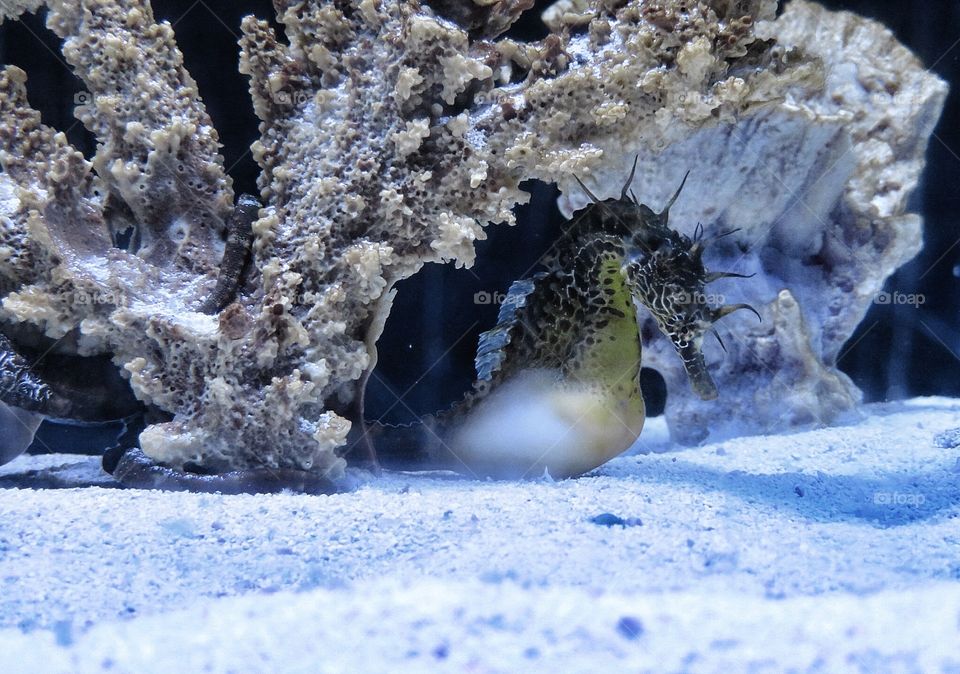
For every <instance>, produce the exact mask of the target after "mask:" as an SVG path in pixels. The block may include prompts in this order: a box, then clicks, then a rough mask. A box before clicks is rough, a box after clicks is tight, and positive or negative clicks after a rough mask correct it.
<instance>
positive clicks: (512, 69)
mask: <svg viewBox="0 0 960 674" xmlns="http://www.w3.org/2000/svg"><path fill="white" fill-rule="evenodd" d="M564 1H565V2H567V5H565V6H563V7H561V8H560V9H558V10H555V11H554V12H552V14H551V16H550V17H549V23H550V25H551V26H553V27H555V29H556V31H555V32H554V33H552V34H551V35H549V36H548V37H547V38H546V39H544V40H543V41H540V42H536V43H520V42H516V41H514V40H510V39H506V38H500V39H494V36H496V35H498V34H500V33H501V32H502V31H503V30H504V29H505V28H506V27H508V26H509V24H510V22H511V21H512V20H513V19H515V18H516V16H517V15H518V14H519V13H520V12H521V11H523V9H525V8H526V6H527V4H528V3H526V2H524V0H519V1H516V2H510V1H509V0H503V1H502V2H490V3H475V5H476V6H475V7H474V6H468V7H467V9H464V8H463V7H464V3H452V2H440V1H439V0H438V1H437V2H435V3H433V4H432V5H430V4H428V5H419V4H416V3H411V2H377V1H376V0H336V1H335V2H319V1H306V2H290V1H286V0H276V2H275V6H276V9H277V17H278V19H279V21H280V22H281V23H282V25H283V29H284V31H283V32H284V36H285V39H281V38H279V37H278V36H277V35H276V34H275V32H274V30H273V29H272V28H271V26H270V24H269V23H268V22H266V21H262V20H257V19H255V18H253V17H248V18H247V19H245V20H244V22H243V26H242V28H243V38H242V40H241V46H242V57H241V64H240V68H241V70H242V72H244V73H245V74H247V75H249V77H250V90H251V94H252V97H253V102H254V109H255V111H256V114H257V115H258V117H259V118H260V119H261V120H262V123H261V129H260V131H261V136H260V138H259V140H257V141H256V142H255V143H254V145H253V151H254V156H255V158H256V160H257V162H258V163H259V165H260V167H261V169H262V173H261V176H260V184H259V186H260V189H261V195H260V196H261V198H262V200H263V203H264V208H263V209H261V211H260V213H259V216H260V217H259V219H257V220H256V222H254V224H253V242H252V264H249V265H247V267H246V269H247V272H246V274H245V275H244V277H243V278H242V280H241V283H240V289H239V292H238V294H237V296H236V299H235V301H234V302H232V303H231V304H229V305H227V306H226V307H225V308H224V309H223V310H222V311H221V312H220V313H219V314H218V315H217V316H209V315H205V314H203V313H202V312H201V309H202V308H203V306H204V302H205V300H206V299H207V297H208V296H209V295H210V293H211V292H212V291H213V289H214V287H215V286H216V282H217V273H218V264H219V261H220V259H221V257H222V255H223V251H224V240H225V238H226V235H227V222H226V220H227V218H228V216H229V214H230V212H231V209H232V206H233V195H232V190H231V185H230V181H229V178H228V177H227V176H226V175H225V173H224V170H223V165H222V160H221V158H220V157H219V155H218V154H217V136H216V132H215V130H214V129H213V128H212V126H211V124H210V120H209V118H208V117H207V115H206V113H205V111H204V108H203V105H202V103H201V101H200V98H199V96H198V93H197V90H196V86H195V84H194V83H193V81H192V80H191V78H190V76H189V74H188V73H187V72H186V71H185V70H184V68H183V65H182V57H181V55H180V52H179V51H178V50H177V47H176V45H175V42H174V38H173V31H172V29H171V28H170V26H169V25H166V24H163V23H160V24H157V23H155V21H154V19H153V16H152V12H151V10H150V7H149V5H148V4H147V3H146V2H145V0H83V1H82V2H72V3H67V2H62V1H58V0H50V1H49V2H47V3H44V4H47V5H48V7H49V10H50V11H49V16H48V25H49V26H50V28H51V29H52V30H53V31H55V32H56V33H57V34H58V35H60V36H61V37H63V38H64V40H65V42H64V48H63V51H64V56H65V57H66V59H67V60H68V61H69V63H70V64H71V65H72V66H73V68H74V69H75V70H76V72H77V74H78V75H79V76H80V77H81V78H82V79H83V81H84V82H85V84H86V87H87V89H88V91H89V93H90V95H91V101H90V103H89V105H86V106H83V107H81V108H80V110H79V112H78V115H79V117H80V119H81V120H82V121H83V123H84V124H85V125H86V127H87V128H88V129H90V130H91V131H92V132H94V133H95V134H96V136H97V138H98V141H99V144H98V147H97V152H96V155H95V156H94V157H93V159H92V160H91V161H87V160H85V159H84V157H83V156H82V155H81V154H80V153H78V152H77V151H76V150H74V149H73V148H71V147H70V146H69V145H68V144H67V142H66V139H65V138H64V136H63V135H62V134H58V133H56V132H55V131H54V130H52V129H50V128H47V127H45V126H44V125H42V124H41V122H40V119H39V114H38V113H36V112H35V111H33V110H31V109H30V108H29V106H28V104H27V101H26V98H25V90H24V88H25V81H24V80H25V77H24V74H23V73H22V71H20V70H18V69H16V68H13V67H8V68H7V69H6V70H5V71H4V72H3V74H2V77H0V164H2V167H3V173H2V174H0V259H2V264H0V275H2V277H3V284H2V285H3V292H4V296H3V302H2V310H0V318H2V319H3V320H4V321H6V322H7V323H26V324H31V325H35V326H38V327H39V328H41V329H42V330H44V331H45V333H46V334H47V335H48V336H50V337H54V338H60V337H64V336H69V337H70V338H71V339H72V340H75V342H76V344H77V349H78V352H79V353H82V354H84V355H95V354H110V355H111V356H112V358H113V360H114V362H115V363H116V364H117V366H118V367H120V368H122V370H123V371H124V372H125V373H126V375H127V376H128V377H129V380H130V385H131V387H132V388H133V391H134V392H135V393H136V395H137V396H138V397H139V398H140V399H141V400H143V401H145V402H146V403H148V404H150V405H152V406H153V407H154V408H156V409H158V410H161V411H163V412H165V413H167V414H168V415H170V416H171V417H172V418H171V420H170V421H162V422H160V423H156V424H154V425H152V426H150V427H148V428H147V429H146V431H144V433H143V434H142V435H141V438H140V439H141V444H142V447H143V450H144V452H145V453H146V454H147V455H149V456H150V457H152V458H154V459H156V460H159V461H161V462H164V463H166V464H168V465H170V466H174V467H179V466H183V465H184V464H185V463H188V462H189V463H192V464H197V465H201V466H205V467H206V468H208V469H211V470H216V471H225V470H232V469H238V468H260V467H265V468H268V469H270V468H273V469H288V468H290V469H303V470H313V471H318V472H321V473H323V474H326V475H329V476H330V477H332V478H336V477H337V476H338V475H339V474H340V473H341V472H342V469H343V467H344V465H345V462H344V461H343V459H342V458H341V457H339V456H338V455H337V451H336V450H337V448H338V447H340V446H341V445H342V444H343V443H344V440H345V437H346V434H347V432H348V430H349V427H350V421H349V420H348V419H347V418H345V416H344V415H345V410H347V409H348V407H349V405H350V404H351V401H352V400H353V399H354V397H355V395H356V388H357V382H359V381H362V379H363V375H364V372H365V371H368V370H369V369H370V368H372V367H373V365H374V363H375V362H376V357H377V353H376V346H375V344H376V340H377V338H378V336H379V334H380V331H381V330H382V327H383V323H384V320H385V318H386V315H387V313H388V312H389V309H390V304H391V300H392V298H393V293H394V291H393V287H394V285H395V284H396V282H397V281H399V280H401V279H403V278H405V277H408V276H410V275H411V274H413V273H415V272H416V271H418V270H419V269H420V268H421V267H422V265H423V264H425V263H428V262H444V261H456V262H457V264H463V265H469V264H471V263H472V261H473V256H474V249H473V242H474V241H475V240H477V239H480V238H482V237H483V229H482V227H483V226H484V225H485V224H487V223H489V222H508V223H510V222H512V221H513V215H512V213H511V210H510V209H511V208H512V206H513V205H515V204H516V203H519V202H522V201H524V200H525V198H526V194H525V193H524V192H522V191H520V190H519V188H518V185H519V183H520V182H521V181H522V180H525V179H528V178H540V179H543V180H549V181H555V182H558V183H559V184H560V186H561V188H562V189H563V191H564V197H563V199H564V206H565V207H566V208H568V209H571V208H573V207H575V206H579V205H582V204H583V203H584V200H583V194H582V192H580V191H579V188H576V187H575V183H574V182H573V176H574V175H575V174H576V175H578V176H580V177H581V178H582V179H583V180H584V182H585V183H586V184H587V185H588V186H589V187H590V189H591V190H593V191H594V192H595V193H596V194H597V195H598V196H600V197H601V198H604V197H606V196H611V195H612V194H613V193H614V192H615V191H618V190H619V185H620V183H621V182H622V180H623V177H624V174H625V172H626V170H627V168H628V167H629V165H630V163H631V162H632V161H633V158H634V156H635V155H639V157H640V162H639V166H638V169H637V178H636V180H635V182H634V185H635V187H636V191H637V192H638V193H641V194H643V196H644V200H645V201H647V202H648V203H652V204H653V205H654V206H655V207H656V206H657V204H658V203H663V202H665V201H666V198H667V196H668V194H669V193H670V192H671V191H672V190H673V189H675V186H676V185H677V184H679V182H680V177H681V175H682V173H683V172H684V171H686V170H687V169H690V170H691V171H692V172H691V176H690V183H689V188H688V189H689V192H688V193H685V194H684V195H683V198H681V199H680V201H678V202H677V204H676V206H675V207H674V210H673V212H672V216H671V217H672V221H671V224H672V225H673V226H674V227H676V228H678V229H680V230H684V231H687V232H688V233H692V231H693V228H694V226H695V225H696V223H697V222H698V221H700V222H702V223H703V224H704V226H705V228H706V231H707V233H708V235H710V234H715V233H717V232H720V231H721V230H723V229H725V228H728V227H730V226H739V227H741V228H742V229H741V231H740V232H739V233H738V234H736V235H734V236H731V237H727V238H726V239H724V240H723V241H722V242H720V243H717V244H715V245H714V247H713V249H712V253H711V252H708V263H709V265H710V267H711V268H724V263H727V264H734V263H735V262H737V261H738V260H739V264H738V265H736V266H737V268H738V270H747V271H750V270H758V271H761V272H762V273H760V274H759V275H758V276H757V277H756V278H755V279H753V280H752V281H749V282H744V283H740V284H738V285H737V286H736V287H735V293H736V298H737V299H741V298H742V299H745V300H747V301H751V302H753V303H755V304H757V305H758V306H759V305H765V308H764V309H763V313H764V314H765V316H766V317H767V319H768V320H767V324H766V325H764V326H763V327H761V328H759V329H753V328H750V329H748V328H745V327H735V328H733V330H734V332H735V334H737V340H738V342H739V348H737V349H733V350H732V351H731V354H729V355H728V356H727V360H726V361H724V364H723V365H722V366H721V369H720V371H718V372H717V373H716V375H715V378H716V379H717V383H718V385H719V387H720V390H721V392H724V391H726V392H727V393H722V394H721V399H720V401H718V402H713V403H707V404H700V403H697V402H695V401H694V398H693V396H692V395H691V394H690V393H689V392H688V391H687V389H686V384H685V383H681V378H682V376H683V375H682V367H681V365H680V363H679V362H678V361H677V360H676V356H675V355H674V354H673V353H672V352H669V350H670V347H669V345H668V344H666V343H665V341H663V340H658V339H657V338H656V337H654V336H653V335H654V333H655V331H654V330H653V329H652V328H651V324H650V323H649V321H647V322H646V323H644V324H643V325H642V326H641V328H642V331H643V333H642V334H643V335H644V344H645V347H646V348H645V353H644V356H645V358H646V359H647V361H648V363H647V364H651V365H653V366H654V367H656V368H657V369H658V370H660V371H661V372H662V373H663V374H664V376H665V377H666V379H667V381H668V383H669V384H670V386H671V388H670V400H669V402H668V416H669V420H670V423H671V427H672V429H673V431H674V433H675V435H676V436H677V437H680V438H682V439H685V440H697V439H700V438H702V437H704V435H705V434H706V429H708V428H709V427H710V426H711V425H712V424H714V423H715V422H716V421H717V420H718V419H740V420H743V421H745V422H746V423H748V424H753V425H754V426H756V425H757V424H761V425H762V424H769V423H770V422H771V421H772V420H771V418H770V417H771V416H772V415H776V414H780V413H783V412H786V411H788V410H789V411H790V412H791V415H790V421H798V422H799V421H802V420H804V419H806V418H808V417H809V418H815V419H816V418H829V417H830V416H831V415H832V414H834V413H836V412H837V411H838V410H841V409H844V408H846V407H849V406H850V405H852V404H853V402H854V401H855V400H856V392H855V390H854V389H853V387H852V385H851V384H850V383H849V382H848V381H847V380H846V379H845V378H844V377H843V376H842V375H840V374H839V373H837V371H836V370H835V367H834V365H835V360H836V356H837V353H838V351H839V349H840V347H841V346H842V344H843V342H844V340H845V339H846V338H847V337H848V336H849V335H850V333H851V332H852V330H853V328H854V327H855V325H856V324H857V322H859V320H860V319H861V318H862V316H863V313H864V311H865V309H866V306H867V304H868V303H869V301H870V298H871V297H872V295H873V294H874V293H875V292H876V290H878V289H879V287H880V284H881V283H882V281H883V279H884V278H886V276H887V275H888V274H889V273H891V272H892V270H893V269H894V268H895V267H896V266H897V265H899V264H902V263H903V262H904V261H905V260H906V259H907V258H909V256H910V255H912V254H913V253H914V252H915V251H916V249H917V246H918V245H919V226H920V222H919V219H918V218H917V217H916V216H912V215H904V210H905V201H906V197H907V195H908V194H909V193H910V191H911V190H912V188H913V187H914V185H915V184H916V180H917V176H918V174H919V171H920V169H921V167H922V152H923V149H924V146H925V141H926V138H927V136H928V135H929V132H930V130H931V129H932V125H933V123H934V121H935V120H936V118H937V115H938V114H939V110H940V107H941V105H942V102H943V96H944V86H943V85H942V83H940V82H939V81H938V80H937V79H936V78H935V77H934V76H932V75H930V74H928V73H925V72H924V71H923V70H922V68H921V67H920V66H919V64H918V63H917V62H916V61H915V59H913V57H912V56H911V55H910V54H909V53H908V52H907V51H906V50H904V49H903V48H902V47H900V46H899V45H897V44H896V43H895V42H894V41H893V38H892V37H890V35H889V33H887V32H886V31H884V30H883V29H882V28H880V27H879V26H877V25H876V24H874V23H872V22H869V21H866V20H863V19H860V18H857V17H854V16H852V15H847V14H840V15H836V14H831V13H827V12H825V11H824V10H822V9H820V8H818V7H816V6H814V5H810V4H808V3H805V2H800V1H797V0H795V1H794V2H792V3H790V4H789V5H788V6H787V9H786V11H785V12H784V14H783V15H782V16H781V17H779V18H775V9H776V3H775V2H773V0H739V1H736V2H735V1H733V0H685V1H683V2H674V1H672V0H670V1H668V0H647V1H645V2H639V1H638V0H631V1H629V2H622V1H620V0H604V1H602V2H598V3H596V4H593V5H589V6H588V5H587V4H586V3H583V2H579V1H577V0H564ZM37 5H38V3H37V2H20V3H16V4H13V5H11V4H10V3H6V4H5V9H4V14H3V16H4V18H8V17H12V16H16V15H17V14H18V13H19V12H21V11H27V10H30V9H34V8H35V7H36V6H37ZM467 5H468V3H467ZM561 10H562V11H561ZM658 197H660V198H662V202H658V200H657V199H658ZM131 228H132V229H133V231H134V232H135V236H134V237H133V241H134V242H135V245H131V246H128V247H126V248H123V247H120V246H118V245H117V243H118V240H119V239H118V235H119V234H120V233H123V232H127V231H129V230H130V229H131ZM711 254H712V255H713V257H712V258H711V257H710V255H711ZM731 288H732V290H734V287H731ZM783 288H789V290H790V291H789V293H783V292H781V290H782V289H783ZM91 298H92V299H91ZM771 319H772V320H771ZM770 325H772V326H773V328H772V331H771V328H770V327H769V326H770ZM761 347H762V348H761ZM758 350H760V351H762V353H761V354H760V355H759V356H758V355H757V351H758ZM714 359H715V360H719V357H717V356H716V355H715V358H714ZM761 364H763V365H765V366H766V367H769V370H768V369H765V367H762V366H761ZM778 372H779V373H781V374H780V375H779V377H780V379H779V380H777V381H778V382H779V384H778V385H780V386H782V389H781V390H783V391H785V392H786V391H790V392H792V394H793V395H792V397H791V398H789V399H788V400H785V401H784V402H783V404H782V405H781V406H774V407H771V408H770V409H769V411H767V412H764V414H756V412H755V410H754V409H753V408H750V407H746V408H741V406H742V405H744V404H745V403H744V401H745V400H747V399H748V398H749V397H750V395H754V396H757V395H764V394H763V393H762V392H763V391H765V390H767V387H768V386H769V385H770V383H771V381H773V380H774V379H775V378H776V377H777V376H778V374H777V373H778ZM708 405H709V406H708ZM804 409H806V410H808V411H809V414H807V415H804V414H803V413H802V411H803V410H804Z"/></svg>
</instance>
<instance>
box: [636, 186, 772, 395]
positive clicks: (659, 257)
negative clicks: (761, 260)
mask: <svg viewBox="0 0 960 674" xmlns="http://www.w3.org/2000/svg"><path fill="white" fill-rule="evenodd" d="M632 175H633V174H632V172H631V177H632ZM684 183H686V176H684V179H683V183H681V184H680V188H679V189H678V190H677V191H676V193H675V194H674V195H673V197H672V198H671V199H670V201H669V202H668V203H667V205H666V207H665V208H664V209H663V210H662V211H661V212H659V213H655V212H654V211H653V210H652V209H650V208H649V207H648V206H646V205H645V204H641V203H638V202H637V200H636V197H635V196H634V195H633V194H632V193H630V196H629V197H628V196H627V185H629V182H628V183H627V185H625V186H624V190H623V194H622V196H621V200H620V203H621V204H623V206H624V207H625V208H628V209H630V211H629V216H628V217H630V220H631V222H630V230H631V232H632V233H631V235H630V236H629V237H627V239H626V240H625V242H624V247H625V265H624V271H625V274H626V277H627V283H628V285H629V287H630V289H631V293H632V294H633V298H634V301H635V302H636V303H637V304H639V305H642V306H643V307H645V308H646V309H647V310H648V311H649V312H650V313H651V314H652V315H653V317H654V319H655V320H656V321H657V325H658V326H659V328H660V331H661V332H662V333H663V334H664V335H665V336H666V337H667V338H668V339H669V340H670V341H671V343H672V344H673V346H674V348H675V349H676V351H677V354H678V355H679V356H680V360H681V361H682V362H683V366H684V369H685V370H686V373H687V376H688V377H689V379H690V383H691V385H692V386H693V389H694V391H696V393H697V394H698V395H699V396H700V397H701V398H703V399H704V400H711V399H713V398H716V397H717V386H716V384H715V383H714V382H713V378H712V377H711V376H710V373H709V372H708V371H707V365H706V361H705V360H704V357H703V338H704V336H705V335H706V333H707V332H708V331H713V332H714V334H715V335H716V334H717V333H716V331H715V330H714V329H713V324H714V323H716V322H717V321H718V320H719V319H720V318H722V317H723V316H726V315H727V314H729V313H732V312H734V311H737V310H738V309H748V310H750V311H753V313H755V314H757V317H758V318H759V317H760V315H759V314H758V313H757V311H756V310H755V309H753V307H751V306H749V305H747V304H732V305H724V306H711V304H710V302H709V299H710V298H709V296H708V294H707V293H706V291H705V288H706V286H707V284H708V283H711V282H712V281H715V280H717V279H720V278H746V277H745V276H744V275H742V274H735V273H732V272H709V271H707V269H706V268H705V267H704V264H703V251H704V245H705V244H704V239H703V236H702V235H703V229H702V227H700V226H699V225H698V226H697V229H696V233H695V235H694V237H693V238H691V237H689V236H686V235H684V234H681V233H679V232H677V231H675V230H673V229H671V228H670V226H669V224H668V221H669V213H670V207H671V206H672V205H673V203H674V202H675V201H676V200H677V198H678V197H679V196H680V192H681V190H683V185H684ZM630 207H632V208H630ZM717 339H719V335H717ZM722 344H723V343H722V342H721V346H722Z"/></svg>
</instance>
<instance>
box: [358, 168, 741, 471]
mask: <svg viewBox="0 0 960 674" xmlns="http://www.w3.org/2000/svg"><path fill="white" fill-rule="evenodd" d="M635 171H636V161H634V165H633V168H632V169H631V171H630V174H629V176H628V177H627V180H626V182H625V183H624V185H623V188H622V190H621V193H620V196H619V198H610V199H605V200H600V199H598V198H597V197H596V196H595V195H594V194H593V193H592V192H591V191H590V190H589V189H588V188H587V187H586V186H585V185H584V184H583V183H582V182H581V181H580V180H579V179H577V182H578V183H579V184H580V186H581V188H582V189H583V190H584V191H585V192H586V194H587V195H588V196H589V197H590V200H591V203H590V204H588V206H587V207H586V208H584V209H582V210H581V211H579V212H578V213H575V214H574V217H573V219H572V221H571V223H570V225H569V226H568V227H567V229H566V232H565V234H564V235H563V236H562V237H561V238H560V240H559V241H558V242H557V244H556V245H555V246H554V247H553V249H552V251H551V253H549V254H548V255H547V256H546V258H545V259H544V261H543V266H544V269H543V270H542V271H540V272H538V273H536V274H534V275H533V276H532V277H530V278H527V279H522V280H519V281H516V282H514V283H513V285H512V286H511V287H510V289H509V291H508V292H507V294H506V297H505V299H504V302H503V304H502V305H501V308H500V313H499V317H498V320H497V325H496V326H495V327H494V328H493V329H491V330H489V331H487V332H485V333H483V334H482V335H481V337H480V342H479V347H478V349H477V356H476V362H475V365H476V371H477V378H476V380H475V383H474V386H473V388H472V390H471V391H470V392H469V393H468V395H467V396H466V397H465V399H464V400H463V401H462V402H461V403H460V404H458V405H456V406H454V407H453V408H452V409H450V410H449V411H447V412H444V413H442V414H439V415H436V416H433V417H429V418H427V419H425V420H424V423H422V424H415V425H411V426H406V427H391V426H384V425H380V424H367V425H366V428H365V429H364V434H365V436H366V437H363V438H360V439H354V442H358V441H365V442H370V443H371V444H372V445H373V447H374V449H375V451H376V455H377V457H378V460H379V463H380V464H381V465H383V466H385V467H387V468H395V469H404V468H406V469H409V468H411V467H416V468H442V469H450V470H454V471H457V472H461V473H465V474H468V475H474V476H478V477H497V478H524V477H539V476H541V475H543V474H544V473H547V474H549V475H550V476H551V477H553V478H566V477H574V476H577V475H580V474H583V473H585V472H587V471H589V470H591V469H593V468H596V467H597V466H600V465H602V464H603V463H605V462H606V461H608V460H610V459H612V458H613V457H615V456H617V455H619V454H621V453H622V452H623V451H625V450H626V449H628V448H629V447H630V446H631V445H632V444H633V443H634V442H635V441H636V439H637V437H638V436H639V435H640V432H641V430H642V428H643V424H644V421H645V416H646V415H645V405H644V400H643V395H642V393H641V390H640V383H639V375H640V366H641V353H642V344H641V341H640V335H639V330H638V324H637V311H638V309H639V308H640V307H643V308H644V309H645V310H647V311H649V312H650V313H651V314H652V315H653V317H654V318H655V320H656V322H657V324H658V326H659V328H660V330H661V331H662V332H663V333H664V335H666V336H667V337H668V338H669V339H670V341H671V342H672V344H673V346H674V347H675V349H676V351H677V353H678V355H679V357H680V359H681V360H682V362H683V365H684V368H685V370H686V372H687V375H688V377H689V379H690V383H691V385H692V386H693V389H694V390H695V391H696V393H697V394H698V395H700V397H702V398H703V399H708V400H709V399H713V398H716V397H717V394H718V392H717V388H716V385H715V384H714V382H713V380H712V378H711V377H710V374H709V372H708V370H707V366H706V363H705V361H704V357H703V352H702V343H703V338H704V335H705V334H706V333H707V332H708V331H713V332H714V334H715V335H716V332H715V331H714V330H713V324H714V323H715V322H716V321H718V320H719V319H720V318H722V317H723V316H726V315H728V314H730V313H732V312H734V311H737V310H739V309H747V310H750V311H753V312H754V313H755V314H756V315H757V317H758V318H759V317H760V315H759V313H757V312H756V310H754V309H753V308H752V307H751V306H749V305H747V304H733V305H727V306H720V307H710V306H709V305H708V304H707V302H706V298H707V296H706V293H705V292H704V288H705V286H706V284H708V283H710V282H712V281H715V280H717V279H720V278H745V275H742V274H736V273H733V272H708V271H707V270H706V269H705V267H704V263H703V252H704V248H705V240H704V239H703V236H702V235H703V230H702V228H701V227H699V226H698V227H697V229H696V231H695V236H694V238H693V239H691V238H690V237H687V236H685V235H683V234H680V233H679V232H677V231H675V230H673V229H671V228H670V227H669V211H670V208H671V206H673V204H674V203H675V202H676V200H677V199H678V198H679V196H680V193H681V192H682V190H683V187H684V185H685V184H686V176H685V177H684V180H683V182H682V183H681V185H680V187H679V188H678V189H677V191H676V193H675V194H674V195H673V197H672V198H671V199H670V201H669V202H668V203H667V205H666V206H665V207H664V208H663V209H662V210H661V211H660V212H659V213H657V212H654V211H653V210H652V209H651V208H650V207H649V206H647V205H645V204H642V203H640V202H639V200H638V199H637V198H636V196H635V195H634V194H633V192H632V191H631V190H630V186H631V184H632V182H633V178H634V174H635ZM717 339H719V335H717ZM721 344H722V342H721Z"/></svg>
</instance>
